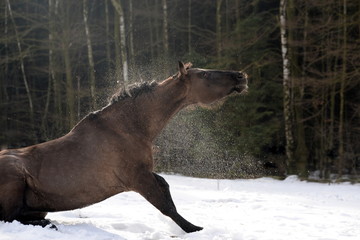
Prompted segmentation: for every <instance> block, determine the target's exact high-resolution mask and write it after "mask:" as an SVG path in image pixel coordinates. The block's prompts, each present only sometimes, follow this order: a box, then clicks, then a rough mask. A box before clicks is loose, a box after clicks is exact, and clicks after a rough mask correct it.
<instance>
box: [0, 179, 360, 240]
mask: <svg viewBox="0 0 360 240" xmlns="http://www.w3.org/2000/svg"><path fill="white" fill-rule="evenodd" d="M162 176H163V177H164V178H165V179H166V180H167V181H168V183H169V184H170V187H171V192H172V195H173V199H174V202H175V204H176V206H177V209H178V211H179V212H180V214H182V215H183V216H184V217H185V218H186V219H188V220H189V221H190V222H192V223H194V224H196V225H199V226H202V227H204V230H202V231H200V232H195V233H190V234H187V233H184V232H183V231H182V230H181V229H180V228H179V227H177V225H176V224H175V223H173V222H172V221H171V220H170V219H169V218H167V217H165V216H163V215H162V214H161V213H160V212H159V211H158V210H156V209H155V208H154V207H152V206H151V205H150V204H149V203H148V202H146V201H145V200H144V199H143V198H142V197H141V196H140V195H138V194H136V193H132V192H130V193H122V194H119V195H117V196H114V197H112V198H110V199H107V200H106V201H103V202H101V203H98V204H95V205H92V206H90V207H87V208H84V209H81V210H75V211H70V212H59V213H52V214H49V215H48V218H50V219H52V220H53V222H54V223H55V224H56V225H57V227H58V229H59V230H58V231H55V230H52V229H49V228H45V229H43V228H41V227H33V226H23V225H21V224H19V223H18V222H13V223H4V222H0V240H8V239H14V240H50V239H56V240H57V239H59V240H60V239H61V240H81V239H84V240H105V239H106V240H110V239H117V240H122V239H139V240H143V239H196V240H201V239H204V240H210V239H216V240H223V239H224V240H225V239H239V240H241V239H244V240H266V239H274V240H281V239H286V240H296V239H299V240H309V239H318V240H331V239H333V240H347V239H349V240H350V239H352V240H359V239H360V185H359V184H357V185H350V184H346V183H343V184H331V185H328V184H318V183H306V182H300V181H298V180H297V179H296V177H289V178H287V179H286V180H284V181H278V180H273V179H269V178H262V179H256V180H209V179H197V178H190V177H183V176H173V175H162Z"/></svg>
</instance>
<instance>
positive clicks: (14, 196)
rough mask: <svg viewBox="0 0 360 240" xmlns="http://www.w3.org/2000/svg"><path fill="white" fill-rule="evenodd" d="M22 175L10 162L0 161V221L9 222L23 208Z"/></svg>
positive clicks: (23, 188)
mask: <svg viewBox="0 0 360 240" xmlns="http://www.w3.org/2000/svg"><path fill="white" fill-rule="evenodd" d="M24 192H25V179H24V174H22V173H21V170H20V169H19V168H17V167H16V166H15V165H14V164H12V162H9V161H7V160H6V159H0V193H1V194H0V220H3V221H7V222H11V221H13V220H15V219H16V217H17V216H19V214H21V211H22V209H23V207H24Z"/></svg>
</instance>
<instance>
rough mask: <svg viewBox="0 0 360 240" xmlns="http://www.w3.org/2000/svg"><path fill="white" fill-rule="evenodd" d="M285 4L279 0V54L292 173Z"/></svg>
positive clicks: (292, 159)
mask: <svg viewBox="0 0 360 240" xmlns="http://www.w3.org/2000/svg"><path fill="white" fill-rule="evenodd" d="M286 4H287V0H280V34H281V53H282V60H283V94H284V101H283V105H284V125H285V138H286V156H287V167H288V170H289V171H290V173H293V168H294V166H293V164H294V137H293V132H292V130H293V122H292V99H291V79H290V61H289V56H288V42H287V30H286V25H287V24H286V7H287V6H286Z"/></svg>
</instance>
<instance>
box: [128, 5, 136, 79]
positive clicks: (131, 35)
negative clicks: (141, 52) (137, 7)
mask: <svg viewBox="0 0 360 240" xmlns="http://www.w3.org/2000/svg"><path fill="white" fill-rule="evenodd" d="M133 22H134V7H133V0H129V55H130V57H129V59H130V72H132V71H134V70H135V50H134V27H133Z"/></svg>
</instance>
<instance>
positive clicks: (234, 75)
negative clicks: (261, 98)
mask: <svg viewBox="0 0 360 240" xmlns="http://www.w3.org/2000/svg"><path fill="white" fill-rule="evenodd" d="M190 67H191V63H187V64H185V66H184V64H183V63H182V62H179V74H180V76H179V78H180V79H181V80H182V81H184V82H186V84H188V86H189V92H188V99H189V100H190V102H192V103H204V104H209V103H212V102H214V101H216V100H219V99H221V98H224V97H226V96H228V95H230V94H231V93H234V92H237V93H245V92H246V91H247V89H248V86H247V83H248V80H247V75H246V73H243V72H239V71H223V70H221V71H220V70H211V69H200V68H190Z"/></svg>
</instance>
